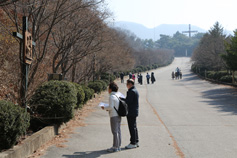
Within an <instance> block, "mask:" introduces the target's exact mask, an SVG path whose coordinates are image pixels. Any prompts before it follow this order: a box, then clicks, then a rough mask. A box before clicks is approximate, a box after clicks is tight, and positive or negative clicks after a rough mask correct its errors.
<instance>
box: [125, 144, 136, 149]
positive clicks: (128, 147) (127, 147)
mask: <svg viewBox="0 0 237 158" xmlns="http://www.w3.org/2000/svg"><path fill="white" fill-rule="evenodd" d="M136 147H137V146H136V145H133V144H128V145H127V146H125V148H126V149H134V148H136Z"/></svg>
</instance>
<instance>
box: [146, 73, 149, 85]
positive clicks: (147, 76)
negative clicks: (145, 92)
mask: <svg viewBox="0 0 237 158" xmlns="http://www.w3.org/2000/svg"><path fill="white" fill-rule="evenodd" d="M146 79H147V84H150V75H149V74H148V73H147V74H146Z"/></svg>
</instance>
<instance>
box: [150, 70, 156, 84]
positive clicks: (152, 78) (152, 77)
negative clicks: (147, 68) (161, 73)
mask: <svg viewBox="0 0 237 158" xmlns="http://www.w3.org/2000/svg"><path fill="white" fill-rule="evenodd" d="M155 81H156V78H155V76H154V72H152V73H151V83H152V84H153V83H154V82H155Z"/></svg>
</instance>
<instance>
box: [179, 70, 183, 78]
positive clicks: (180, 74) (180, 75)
mask: <svg viewBox="0 0 237 158" xmlns="http://www.w3.org/2000/svg"><path fill="white" fill-rule="evenodd" d="M182 77H183V74H182V71H181V70H180V71H179V78H180V79H182Z"/></svg>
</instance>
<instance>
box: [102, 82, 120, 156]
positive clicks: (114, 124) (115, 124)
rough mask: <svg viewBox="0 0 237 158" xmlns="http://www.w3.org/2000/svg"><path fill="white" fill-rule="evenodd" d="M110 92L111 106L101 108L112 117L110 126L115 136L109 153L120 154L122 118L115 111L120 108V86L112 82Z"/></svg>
mask: <svg viewBox="0 0 237 158" xmlns="http://www.w3.org/2000/svg"><path fill="white" fill-rule="evenodd" d="M108 92H109V94H110V96H109V106H108V107H101V108H102V109H105V110H107V111H108V112H109V116H110V126H111V131H112V134H113V146H112V147H111V148H110V149H108V150H107V151H108V152H118V151H121V149H120V146H121V130H120V125H121V117H120V116H119V115H118V113H117V111H116V110H115V109H114V108H116V109H118V107H119V100H118V96H117V95H116V94H117V92H118V86H117V84H116V83H114V82H112V83H110V84H109V88H108Z"/></svg>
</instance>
